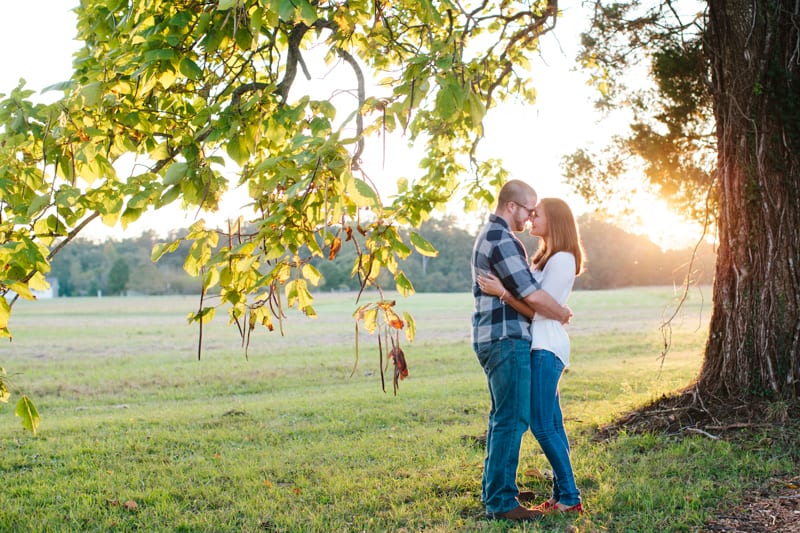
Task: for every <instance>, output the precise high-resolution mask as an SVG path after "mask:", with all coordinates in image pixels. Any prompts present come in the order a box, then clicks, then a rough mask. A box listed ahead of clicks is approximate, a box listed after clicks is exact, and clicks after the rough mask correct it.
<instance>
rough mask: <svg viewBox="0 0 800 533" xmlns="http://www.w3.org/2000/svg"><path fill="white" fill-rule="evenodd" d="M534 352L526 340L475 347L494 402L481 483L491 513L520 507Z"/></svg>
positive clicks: (482, 493)
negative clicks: (520, 469) (520, 466)
mask: <svg viewBox="0 0 800 533" xmlns="http://www.w3.org/2000/svg"><path fill="white" fill-rule="evenodd" d="M530 349H531V344H530V342H529V341H526V340H523V339H502V340H498V341H495V342H492V343H487V344H482V345H480V346H475V352H476V354H477V356H478V361H479V362H480V364H481V366H482V367H483V371H484V372H485V373H486V379H487V381H488V383H489V394H490V395H491V400H492V409H491V411H490V412H489V429H488V431H487V433H486V459H485V461H484V469H483V480H482V483H481V498H482V499H483V503H484V504H485V505H486V513H487V514H493V513H505V512H507V511H510V510H512V509H514V508H515V507H517V505H519V504H518V502H517V500H516V497H517V494H518V493H519V490H518V489H517V465H518V464H519V448H520V443H521V442H522V435H523V434H524V433H525V431H527V429H528V426H529V424H530V404H531V402H530V399H531V381H530V375H531V356H530Z"/></svg>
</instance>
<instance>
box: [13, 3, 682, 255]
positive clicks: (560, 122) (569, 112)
mask: <svg viewBox="0 0 800 533" xmlns="http://www.w3.org/2000/svg"><path fill="white" fill-rule="evenodd" d="M0 1H2V4H3V6H2V9H3V17H2V18H0V49H2V50H3V51H4V52H3V53H2V54H1V55H0V93H4V94H8V93H9V92H10V91H11V90H12V89H13V88H14V87H15V86H16V85H17V83H18V82H19V79H20V78H24V79H25V80H26V87H27V88H29V89H33V90H37V91H39V90H41V89H43V88H45V87H47V86H49V85H52V84H54V83H57V82H59V81H64V80H67V79H68V78H69V77H70V75H71V73H72V54H73V53H74V52H75V51H76V50H77V49H78V48H79V47H80V43H79V42H77V41H75V40H74V35H75V15H74V14H73V13H72V12H71V8H72V7H73V6H75V5H77V1H72V0H25V1H24V2H22V1H11V0H0ZM559 7H560V8H561V10H562V17H561V18H560V19H559V21H558V23H557V26H556V31H555V33H554V34H551V35H547V36H545V37H544V38H543V39H542V42H541V55H540V57H538V58H534V60H533V63H534V67H533V69H532V72H531V76H532V77H533V82H534V86H535V87H536V89H537V101H536V103H535V105H533V106H522V105H518V104H517V105H512V104H503V106H502V107H499V108H497V109H494V110H492V111H491V112H490V113H489V114H488V115H487V117H486V123H485V137H484V139H483V140H482V141H481V144H480V154H481V156H483V157H492V158H500V159H502V160H503V161H504V163H505V167H506V168H507V169H508V170H509V171H510V175H511V177H513V178H518V179H522V180H524V181H527V182H528V183H530V184H531V185H532V186H533V187H534V188H535V189H536V191H537V193H538V195H539V197H540V198H542V197H547V196H558V197H561V198H564V199H565V200H566V201H567V202H568V203H569V204H570V205H571V206H572V208H573V211H575V213H576V214H580V213H583V212H586V211H591V210H593V208H594V206H591V205H587V204H586V203H585V202H584V200H583V199H582V198H580V197H578V196H577V195H575V194H573V193H571V191H570V189H569V188H568V186H567V185H566V184H565V183H564V179H563V171H562V169H561V166H560V164H561V158H562V157H563V156H564V155H566V154H569V153H572V152H573V151H574V150H575V149H577V148H579V147H591V146H595V147H598V148H599V147H600V146H603V145H605V144H606V143H607V141H608V139H609V125H608V123H602V122H599V119H600V117H599V115H598V114H597V113H596V111H595V110H594V107H593V104H592V101H593V98H594V96H595V94H594V92H593V89H592V88H591V87H589V86H588V85H587V84H586V80H587V77H588V75H587V74H586V73H585V72H580V71H578V70H577V69H576V68H575V63H574V58H575V56H576V55H577V51H578V44H579V34H580V32H581V31H582V30H583V29H584V26H585V24H586V23H587V21H588V17H587V15H586V12H585V11H583V10H582V9H583V8H582V7H581V5H580V0H573V1H571V2H560V6H559ZM312 75H314V73H312ZM60 94H61V93H59V92H50V93H44V94H38V95H37V96H36V99H39V100H41V101H53V100H54V99H56V98H57V97H58V96H60ZM404 144H405V143H404V142H400V143H396V144H393V145H387V149H386V159H385V160H384V159H383V155H382V149H381V147H380V146H381V143H380V142H374V143H370V144H368V145H367V152H366V153H365V159H366V160H367V161H366V167H367V170H368V174H369V175H370V178H372V179H373V180H374V181H376V182H377V183H379V187H380V188H381V194H382V196H384V197H386V196H387V195H391V193H392V192H393V191H394V190H395V189H394V185H393V182H394V180H395V179H396V178H397V177H399V175H398V173H399V172H400V171H399V169H400V168H403V166H404V165H406V163H407V161H409V159H410V158H409V151H408V150H407V149H406V148H405V146H404ZM370 152H372V153H371V154H370ZM402 174H404V175H406V176H407V177H409V178H413V177H414V169H413V168H411V169H408V170H407V172H402ZM641 204H642V205H646V206H647V209H643V210H641V212H640V216H641V217H647V218H646V219H644V218H643V219H642V225H641V227H640V228H639V231H640V232H646V233H648V234H649V235H650V237H651V238H652V239H653V240H654V242H656V243H657V244H660V245H661V246H662V247H664V248H668V247H672V246H675V245H678V246H680V247H683V246H684V245H688V244H691V242H692V239H693V238H696V236H695V234H693V233H690V232H693V231H696V230H695V229H693V228H691V227H690V226H685V225H683V224H681V223H680V221H679V220H677V219H675V217H674V216H673V215H672V214H670V213H669V211H668V210H667V208H666V206H665V205H664V204H663V202H661V201H660V200H658V199H655V198H652V197H650V198H643V199H642V200H641ZM604 207H607V206H604ZM237 209H238V201H237V197H236V196H235V195H232V196H231V198H230V200H229V201H228V202H225V203H223V206H222V213H220V214H218V215H213V216H212V215H208V216H206V217H205V218H207V219H210V220H211V221H216V222H221V221H222V220H225V219H226V218H227V217H229V216H234V215H235V211H236V210H237ZM450 211H451V212H452V213H459V212H460V210H459V208H458V206H457V205H453V206H452V207H451V208H450ZM194 217H195V212H194V211H190V212H183V211H181V210H180V209H179V208H177V207H173V208H171V209H169V210H168V211H167V212H164V211H163V210H161V211H159V212H158V213H157V214H155V213H149V214H147V215H145V216H144V217H143V218H142V219H141V220H140V221H139V222H137V223H135V224H133V225H131V226H130V227H129V228H128V229H127V230H126V231H125V232H124V233H122V232H121V230H120V229H119V228H117V229H111V228H107V227H105V226H103V224H102V222H100V221H99V220H96V221H94V222H93V223H92V224H91V225H90V226H89V227H88V228H87V236H90V237H95V238H103V237H106V236H113V237H117V238H122V237H128V236H135V235H137V234H139V233H140V232H141V231H142V230H143V229H148V228H150V229H155V230H156V231H157V232H160V231H162V230H163V228H164V227H165V224H164V220H165V219H168V220H169V221H170V222H169V224H168V225H169V226H172V227H185V226H188V225H189V224H191V223H192V222H193V221H194V220H195V219H194ZM479 222H480V215H479V214H476V215H475V216H474V217H473V219H471V220H467V221H466V225H468V226H470V225H473V226H474V225H477V224H478V223H479Z"/></svg>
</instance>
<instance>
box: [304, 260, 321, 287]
mask: <svg viewBox="0 0 800 533" xmlns="http://www.w3.org/2000/svg"><path fill="white" fill-rule="evenodd" d="M303 277H304V278H306V279H307V280H308V281H309V282H310V283H311V284H312V285H313V286H315V287H316V286H317V285H319V281H320V279H322V274H320V273H319V270H317V269H316V268H315V267H314V265H312V264H310V263H307V264H305V265H303Z"/></svg>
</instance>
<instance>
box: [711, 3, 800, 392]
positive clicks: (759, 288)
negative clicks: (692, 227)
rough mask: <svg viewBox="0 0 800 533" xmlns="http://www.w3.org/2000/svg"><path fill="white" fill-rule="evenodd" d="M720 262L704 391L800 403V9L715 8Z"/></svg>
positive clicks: (752, 5)
mask: <svg viewBox="0 0 800 533" xmlns="http://www.w3.org/2000/svg"><path fill="white" fill-rule="evenodd" d="M709 9H710V10H709V24H708V34H707V39H708V40H707V47H708V50H707V51H708V53H709V54H710V59H711V64H712V91H713V99H714V112H715V115H716V121H717V139H718V144H719V146H718V148H719V156H718V157H719V158H718V174H717V177H716V180H717V185H718V187H719V200H720V202H719V205H720V213H719V219H718V222H719V252H718V258H717V267H716V279H715V283H714V295H713V299H714V311H713V315H712V317H711V324H710V331H709V338H708V342H707V345H706V349H705V361H704V364H703V367H702V370H701V373H700V376H699V378H698V383H697V386H698V388H699V390H700V392H701V393H703V394H708V395H710V396H712V397H717V398H723V399H740V400H747V401H750V400H754V399H758V398H764V399H770V400H780V399H784V400H788V399H791V398H797V396H798V392H800V383H798V380H800V271H799V270H798V268H799V267H800V194H798V192H799V191H798V188H800V2H798V1H797V0H710V2H709Z"/></svg>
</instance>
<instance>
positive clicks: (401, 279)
mask: <svg viewBox="0 0 800 533" xmlns="http://www.w3.org/2000/svg"><path fill="white" fill-rule="evenodd" d="M394 282H395V285H396V287H397V292H399V293H400V294H402V295H403V296H411V295H413V294H414V285H412V284H411V281H410V280H409V279H408V278H407V277H406V275H405V274H404V273H403V271H402V270H398V271H397V274H395V276H394Z"/></svg>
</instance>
